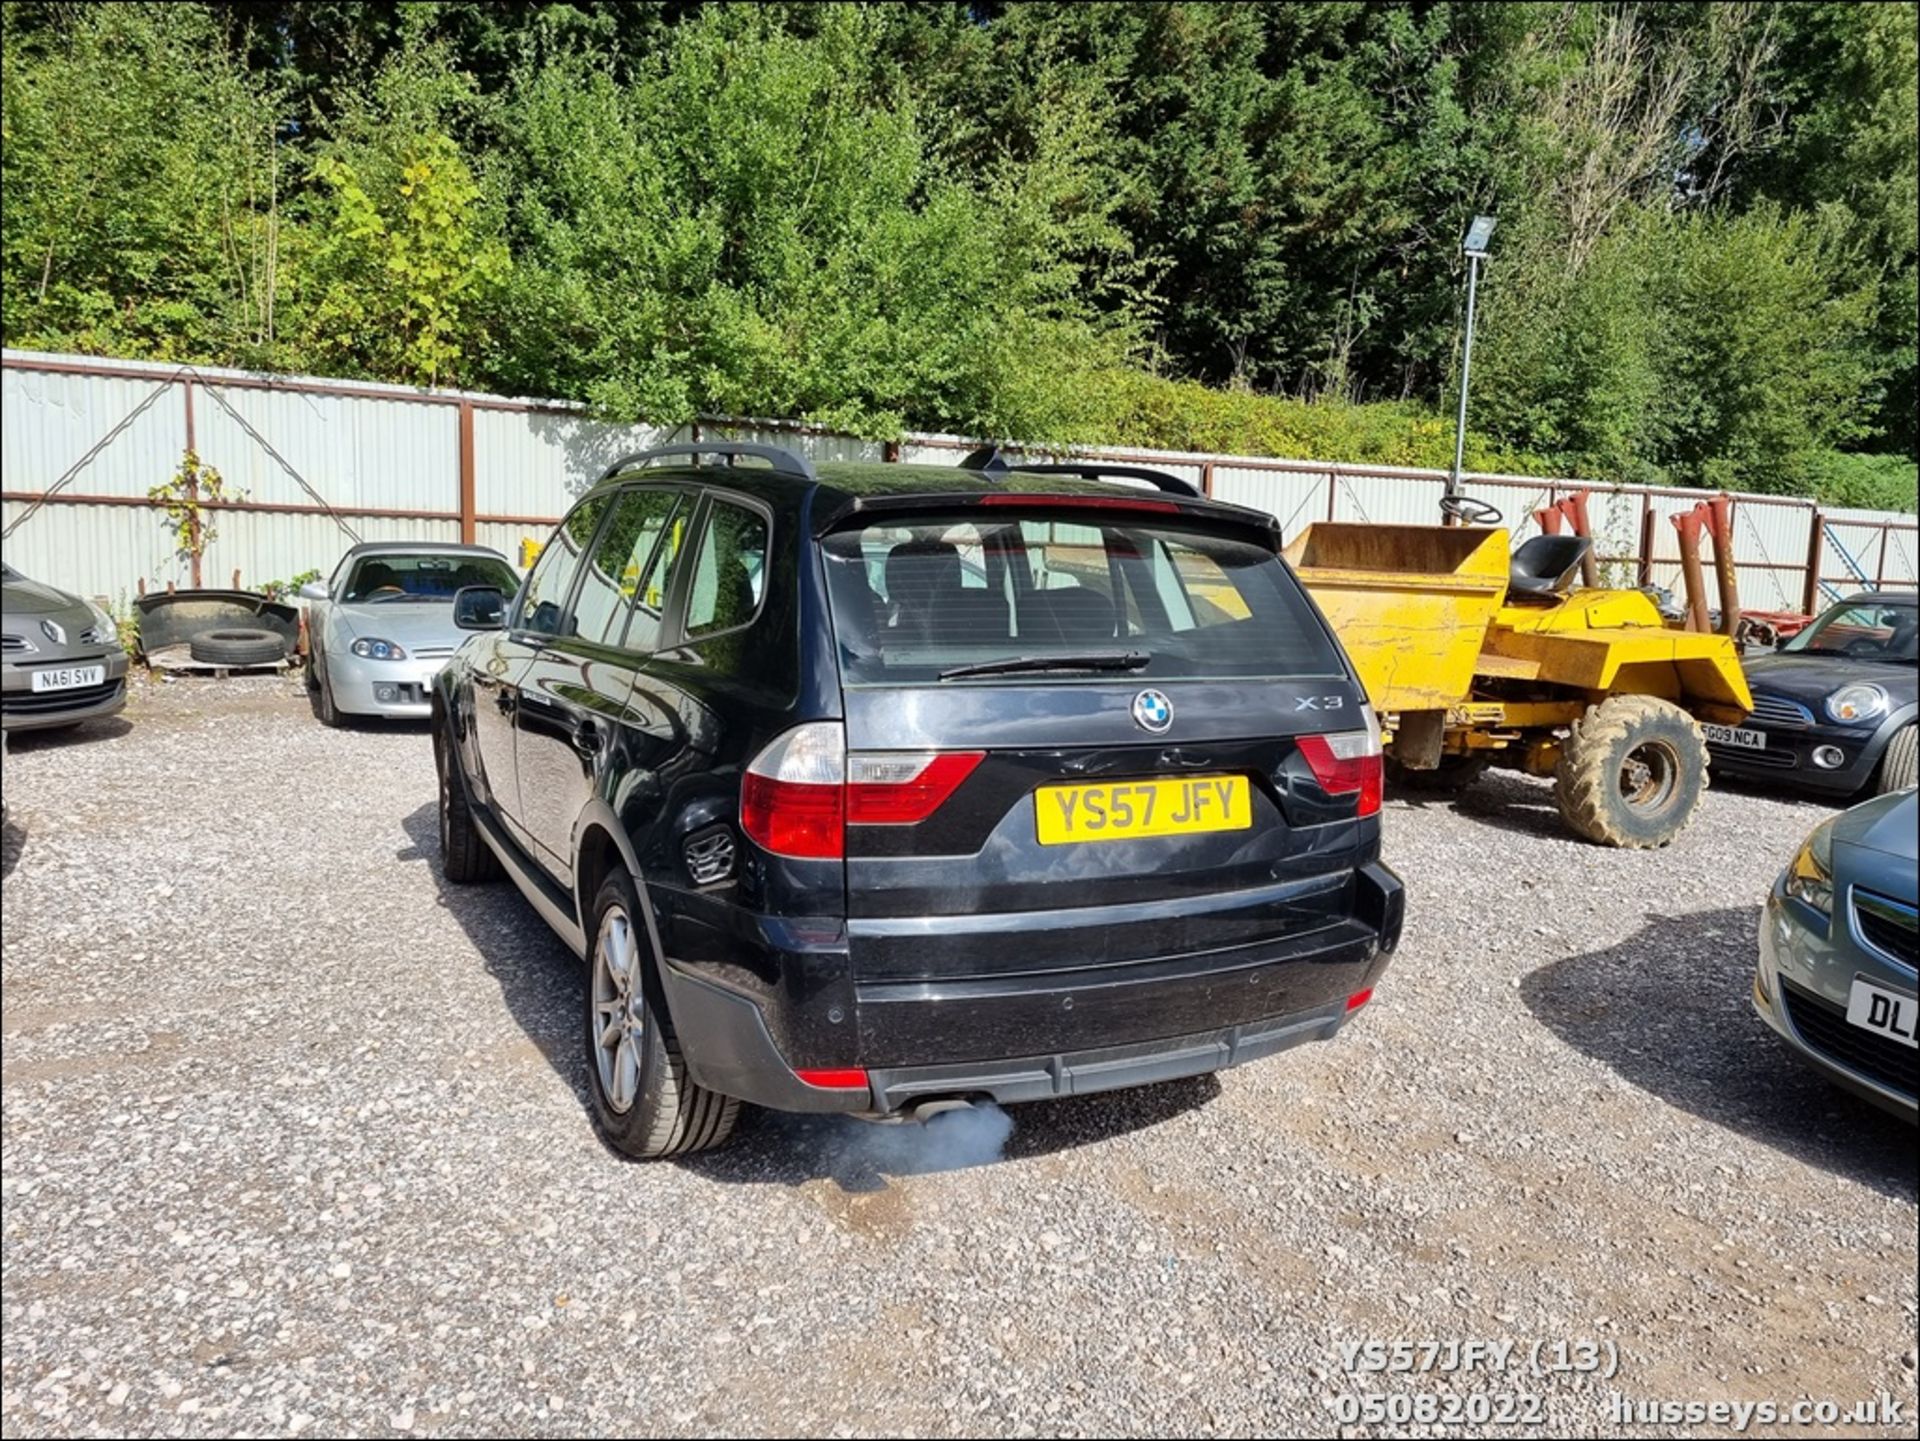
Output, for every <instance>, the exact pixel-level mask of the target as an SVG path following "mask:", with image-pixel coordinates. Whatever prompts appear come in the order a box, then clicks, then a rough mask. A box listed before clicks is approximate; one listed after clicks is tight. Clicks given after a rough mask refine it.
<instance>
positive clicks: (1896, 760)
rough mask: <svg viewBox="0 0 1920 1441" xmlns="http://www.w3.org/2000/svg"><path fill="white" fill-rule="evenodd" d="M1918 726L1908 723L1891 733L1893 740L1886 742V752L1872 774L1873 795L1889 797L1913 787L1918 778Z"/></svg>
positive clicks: (1919, 731) (1881, 755)
mask: <svg viewBox="0 0 1920 1441" xmlns="http://www.w3.org/2000/svg"><path fill="white" fill-rule="evenodd" d="M1917 762H1920V726H1915V725H1914V723H1913V722H1911V721H1909V722H1908V723H1907V724H1906V725H1903V726H1901V727H1900V729H1899V730H1897V731H1895V732H1894V733H1893V739H1892V740H1890V741H1888V742H1887V748H1886V750H1884V751H1882V752H1881V754H1880V765H1879V768H1878V769H1877V770H1875V771H1874V774H1873V790H1874V794H1875V795H1882V796H1884V795H1891V794H1892V793H1893V792H1895V791H1904V790H1906V789H1908V788H1909V787H1911V786H1912V785H1914V784H1915V783H1916V780H1920V776H1917V775H1916V772H1917V771H1920V764H1917Z"/></svg>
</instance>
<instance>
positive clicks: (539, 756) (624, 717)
mask: <svg viewBox="0 0 1920 1441" xmlns="http://www.w3.org/2000/svg"><path fill="white" fill-rule="evenodd" d="M689 503H690V502H689V500H688V498H687V497H686V496H684V495H683V493H682V492H681V491H679V490H677V489H675V488H672V487H667V486H640V487H635V488H630V489H626V490H620V491H612V492H609V493H608V495H607V496H606V497H605V498H604V501H603V505H604V509H605V512H606V514H605V517H604V523H603V524H602V525H601V526H600V528H599V531H598V534H597V537H596V538H595V539H594V540H593V541H592V544H591V548H590V549H588V550H587V551H586V552H585V560H584V562H583V563H581V564H580V565H579V566H578V567H577V570H578V577H579V578H578V580H577V582H576V584H575V586H574V589H573V593H572V596H571V598H570V600H569V601H568V603H567V605H566V607H565V610H564V612H563V613H562V614H561V616H560V617H559V618H558V620H557V628H556V629H555V630H554V631H552V632H551V633H549V634H547V635H546V637H545V639H544V640H543V641H542V643H541V645H540V646H539V648H538V649H537V650H536V651H535V652H534V653H533V655H532V657H531V659H530V660H529V662H528V665H527V668H526V671H525V674H524V675H523V676H522V678H521V682H520V686H519V703H518V716H517V720H518V724H517V737H516V741H515V744H516V747H517V749H516V769H517V771H518V774H519V778H520V811H521V815H522V817H523V819H524V823H525V826H526V831H527V834H528V836H529V837H530V838H531V839H532V841H533V843H534V847H535V851H534V854H535V856H536V858H537V859H538V860H539V861H540V862H541V864H542V865H544V866H545V867H546V868H547V870H548V871H549V872H551V873H552V875H553V876H554V877H555V878H556V879H557V880H559V881H561V882H562V884H568V883H570V881H571V876H572V867H573V838H574V837H573V833H574V827H575V825H576V823H577V822H578V821H579V819H580V815H581V812H582V811H583V810H585V808H586V805H587V802H588V800H589V799H590V798H591V797H592V795H593V792H594V787H595V785H596V784H597V781H598V777H599V772H600V768H601V765H602V763H603V761H604V759H605V757H606V755H607V754H608V751H609V748H610V747H611V746H612V745H613V743H614V741H615V740H616V738H617V737H618V736H619V735H620V734H621V731H622V728H623V727H625V726H627V725H628V723H629V721H630V719H631V716H632V711H631V707H630V704H629V698H630V696H631V693H632V691H633V683H634V677H635V675H636V673H637V671H638V668H639V666H640V665H641V664H642V663H643V658H644V656H645V654H646V652H647V651H649V650H651V649H652V648H653V645H654V642H655V640H656V639H657V615H658V610H657V605H658V598H657V590H658V586H657V584H656V581H655V575H656V572H659V571H662V570H663V569H664V563H663V561H662V559H661V557H662V556H663V555H664V554H665V551H666V547H665V545H664V539H665V537H667V536H668V535H669V534H670V533H671V531H672V528H673V521H674V517H675V515H676V514H677V513H678V512H679V511H681V510H682V509H683V508H684V507H686V506H687V505H688V504H689ZM637 603H638V604H637Z"/></svg>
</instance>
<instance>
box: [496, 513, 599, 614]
mask: <svg viewBox="0 0 1920 1441" xmlns="http://www.w3.org/2000/svg"><path fill="white" fill-rule="evenodd" d="M606 508H607V502H606V497H604V496H596V497H594V498H593V499H592V500H588V501H584V502H582V503H581V504H579V505H577V506H575V507H574V509H573V514H572V515H569V516H568V517H567V518H566V520H565V521H564V522H562V523H561V526H560V528H559V529H558V530H556V531H555V532H554V533H553V539H552V540H550V541H548V542H547V545H546V549H544V550H542V551H541V552H540V559H539V560H537V561H535V562H534V566H533V574H531V575H529V576H528V577H527V587H526V590H525V592H524V593H523V594H522V596H521V598H520V613H519V614H518V615H517V616H516V617H515V618H514V625H515V628H516V629H519V630H530V631H537V632H538V633H539V634H541V635H572V634H573V630H572V628H571V625H570V622H569V620H568V617H567V592H568V591H570V590H572V589H573V577H574V575H575V574H576V573H577V572H578V571H579V569H580V559H581V556H582V554H583V553H584V552H585V550H586V548H587V545H588V544H589V542H591V541H592V540H593V533H594V531H595V530H596V529H598V528H599V525H600V517H601V515H602V513H604V512H605V510H606Z"/></svg>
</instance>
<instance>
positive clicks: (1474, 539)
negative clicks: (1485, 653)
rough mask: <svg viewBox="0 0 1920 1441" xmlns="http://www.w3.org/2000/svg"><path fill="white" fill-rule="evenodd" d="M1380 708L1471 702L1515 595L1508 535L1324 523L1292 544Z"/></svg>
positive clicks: (1293, 558)
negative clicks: (1499, 617) (1478, 666)
mask: <svg viewBox="0 0 1920 1441" xmlns="http://www.w3.org/2000/svg"><path fill="white" fill-rule="evenodd" d="M1284 553H1285V555H1286V558H1287V561H1288V563H1289V564H1291V565H1292V566H1293V568H1294V571H1295V572H1296V573H1297V574H1298V575H1299V577H1300V580H1301V583H1302V584H1304V585H1305V586H1306V587H1307V589H1308V590H1309V591H1310V592H1312V594H1313V598H1314V601H1315V602H1316V603H1317V604H1318V605H1319V607H1320V609H1321V611H1322V612H1324V613H1325V615H1326V617H1327V620H1328V622H1329V623H1330V624H1331V625H1332V626H1333V628H1334V631H1335V632H1336V633H1337V634H1338V635H1339V637H1340V643H1341V644H1342V645H1344V646H1345V647H1346V650H1347V654H1348V655H1349V656H1350V657H1351V658H1352V660H1353V664H1354V668H1355V669H1356V670H1358V671H1359V672H1360V680H1361V682H1362V684H1364V685H1365V686H1366V688H1367V696H1368V698H1369V699H1371V700H1372V702H1373V707H1374V709H1375V710H1376V711H1380V712H1383V713H1388V712H1399V711H1415V710H1444V709H1445V708H1446V707H1448V706H1451V705H1456V704H1458V703H1459V702H1461V701H1464V700H1466V699H1467V697H1468V694H1469V693H1470V691H1471V689H1472V686H1473V672H1474V663H1475V662H1476V661H1477V660H1478V659H1479V656H1480V648H1481V645H1482V643H1483V642H1484V641H1485V639H1486V634H1487V626H1488V625H1489V624H1490V623H1491V622H1492V620H1493V616H1494V612H1495V611H1497V610H1498V609H1499V608H1500V603H1501V602H1502V601H1503V600H1504V599H1505V598H1506V593H1507V578H1508V574H1509V571H1508V566H1509V563H1510V560H1511V554H1510V543H1509V540H1508V536H1507V532H1506V531H1504V530H1483V529H1478V528H1474V527H1467V526H1438V525H1355V524H1352V523H1349V522H1343V521H1321V522H1319V523H1318V524H1315V525H1310V526H1308V527H1307V528H1306V529H1305V530H1303V531H1302V532H1300V534H1299V535H1297V536H1295V537H1294V538H1293V540H1292V542H1291V543H1290V544H1289V545H1288V546H1287V547H1286V550H1285V552H1284Z"/></svg>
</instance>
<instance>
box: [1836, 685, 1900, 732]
mask: <svg viewBox="0 0 1920 1441" xmlns="http://www.w3.org/2000/svg"><path fill="white" fill-rule="evenodd" d="M1886 708H1887V693H1886V691H1884V690H1882V689H1881V688H1880V687H1879V686H1877V685H1874V684H1872V683H1871V682H1868V681H1855V682H1854V683H1853V684H1852V685H1843V686H1841V687H1840V689H1839V690H1837V691H1835V692H1834V693H1833V694H1832V695H1830V696H1828V697H1827V714H1828V715H1830V716H1832V717H1833V718H1834V719H1835V720H1837V721H1839V722H1841V723H1842V724H1843V725H1852V724H1853V723H1854V722H1855V721H1864V720H1872V719H1873V718H1874V717H1875V716H1877V715H1879V714H1881V713H1882V712H1883V711H1885V710H1886Z"/></svg>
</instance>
